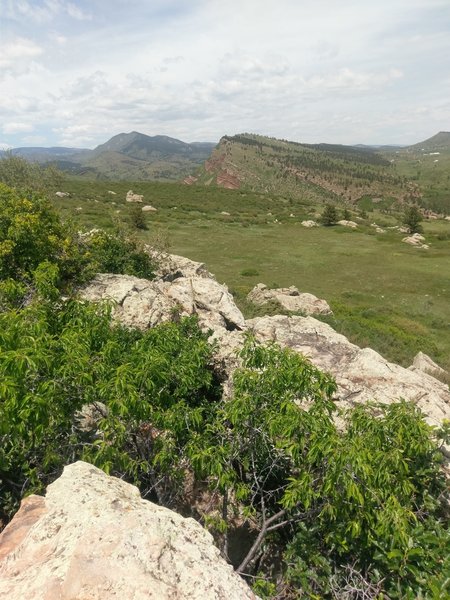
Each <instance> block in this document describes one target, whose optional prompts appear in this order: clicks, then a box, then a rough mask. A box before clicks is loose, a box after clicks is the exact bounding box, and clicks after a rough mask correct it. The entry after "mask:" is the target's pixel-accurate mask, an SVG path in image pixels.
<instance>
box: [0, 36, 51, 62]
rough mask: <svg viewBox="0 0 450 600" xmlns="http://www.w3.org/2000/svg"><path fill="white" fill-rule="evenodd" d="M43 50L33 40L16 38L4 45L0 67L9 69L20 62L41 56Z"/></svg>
mask: <svg viewBox="0 0 450 600" xmlns="http://www.w3.org/2000/svg"><path fill="white" fill-rule="evenodd" d="M43 51H44V50H43V48H42V47H41V46H38V45H37V44H36V43H35V42H33V41H32V40H29V39H26V38H20V37H16V38H14V39H11V40H10V41H9V42H5V43H3V44H2V47H1V52H0V67H2V68H8V67H11V66H13V65H15V64H17V63H18V62H19V61H24V60H26V61H28V60H29V59H32V58H35V57H37V56H40V55H41V54H42V53H43Z"/></svg>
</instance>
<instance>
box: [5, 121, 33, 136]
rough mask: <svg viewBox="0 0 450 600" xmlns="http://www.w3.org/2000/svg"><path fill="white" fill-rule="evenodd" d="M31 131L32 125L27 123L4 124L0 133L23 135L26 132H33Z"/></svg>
mask: <svg viewBox="0 0 450 600" xmlns="http://www.w3.org/2000/svg"><path fill="white" fill-rule="evenodd" d="M33 129H34V127H33V125H30V124H29V123H6V125H3V127H2V131H3V133H5V134H9V133H24V132H28V131H33Z"/></svg>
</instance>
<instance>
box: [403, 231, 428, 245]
mask: <svg viewBox="0 0 450 600" xmlns="http://www.w3.org/2000/svg"><path fill="white" fill-rule="evenodd" d="M424 241H425V238H424V237H423V235H420V233H413V234H412V235H410V236H407V237H404V238H403V239H402V242H405V244H410V245H411V246H417V247H419V248H428V246H427V245H426V244H423V243H422V242H424Z"/></svg>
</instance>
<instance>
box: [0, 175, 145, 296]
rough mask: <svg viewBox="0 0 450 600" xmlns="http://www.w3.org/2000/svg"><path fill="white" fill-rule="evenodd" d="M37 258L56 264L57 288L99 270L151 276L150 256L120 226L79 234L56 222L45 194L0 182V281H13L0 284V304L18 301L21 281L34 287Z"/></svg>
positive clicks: (57, 216) (42, 261)
mask: <svg viewBox="0 0 450 600" xmlns="http://www.w3.org/2000/svg"><path fill="white" fill-rule="evenodd" d="M42 263H46V264H47V263H50V264H53V265H55V267H56V268H57V271H58V276H57V278H56V279H55V280H54V284H55V285H56V287H57V288H59V289H63V288H67V287H71V286H73V285H76V284H78V283H80V282H83V281H86V280H87V279H89V278H90V277H92V276H93V275H94V274H95V273H96V272H99V271H102V272H112V273H126V274H129V275H136V276H138V277H146V278H152V276H153V264H152V260H151V258H150V257H149V255H148V254H147V253H146V252H144V250H143V248H142V245H141V244H140V243H139V242H137V241H136V240H134V239H132V238H129V237H127V236H126V235H125V234H124V233H123V232H122V231H120V230H116V231H115V232H114V233H113V234H107V233H105V232H103V231H101V230H98V231H97V230H95V231H94V232H91V233H90V234H88V235H79V233H78V232H76V231H75V230H74V229H73V228H72V227H71V226H70V225H68V224H64V223H63V222H62V221H61V219H60V217H59V215H58V214H57V213H56V211H55V210H54V209H53V207H52V206H51V204H50V203H49V202H48V200H46V199H45V198H42V197H41V196H39V195H37V194H35V193H34V192H30V193H27V194H24V193H21V192H17V191H15V190H13V189H11V188H8V187H7V186H5V185H3V184H0V281H2V280H3V281H4V282H5V281H10V280H11V281H12V280H13V279H14V280H15V282H16V283H15V284H14V285H13V284H11V283H9V284H6V283H3V284H2V285H0V296H1V298H2V299H0V303H5V302H6V304H7V305H11V303H12V304H13V305H14V304H15V305H16V306H17V305H20V302H21V301H20V299H19V298H18V296H17V293H18V290H19V287H17V286H18V285H20V286H22V288H21V289H22V291H23V293H24V294H25V293H26V292H27V291H30V289H33V288H34V286H35V284H36V280H35V277H36V275H35V273H36V270H37V269H39V266H40V265H41V264H42ZM38 273H39V271H38ZM13 287H14V290H15V292H14V293H13ZM22 297H23V296H22Z"/></svg>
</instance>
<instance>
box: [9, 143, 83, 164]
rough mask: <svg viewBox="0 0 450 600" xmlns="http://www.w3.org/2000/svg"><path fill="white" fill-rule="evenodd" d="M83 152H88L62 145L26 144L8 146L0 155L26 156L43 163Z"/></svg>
mask: <svg viewBox="0 0 450 600" xmlns="http://www.w3.org/2000/svg"><path fill="white" fill-rule="evenodd" d="M83 152H88V150H85V149H80V148H66V147H64V146H54V147H52V148H44V147H40V146H36V147H31V146H30V147H28V146H27V147H23V148H10V149H8V150H5V152H0V156H1V155H2V154H6V153H11V154H13V155H15V156H21V157H22V158H26V159H27V160H30V161H32V162H39V163H45V162H49V161H54V160H61V159H64V158H66V157H69V156H70V157H71V156H76V155H77V154H81V153H83Z"/></svg>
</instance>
